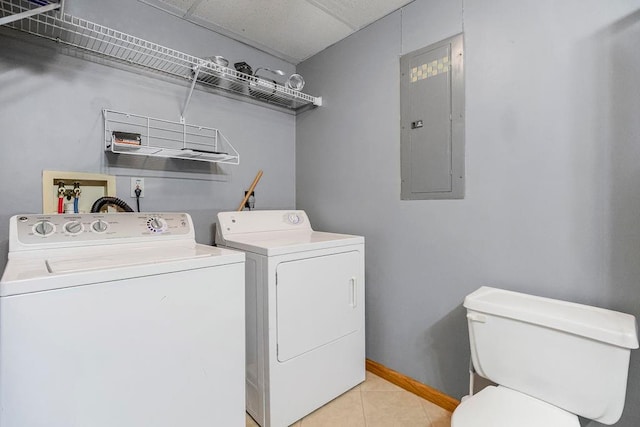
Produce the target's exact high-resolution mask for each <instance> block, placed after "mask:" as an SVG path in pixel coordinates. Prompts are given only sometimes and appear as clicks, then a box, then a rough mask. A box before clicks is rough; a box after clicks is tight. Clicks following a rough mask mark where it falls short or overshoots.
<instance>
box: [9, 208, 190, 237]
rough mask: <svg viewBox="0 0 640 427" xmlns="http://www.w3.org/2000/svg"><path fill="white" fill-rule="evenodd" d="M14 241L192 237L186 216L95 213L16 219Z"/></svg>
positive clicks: (26, 216) (34, 216) (29, 216)
mask: <svg viewBox="0 0 640 427" xmlns="http://www.w3.org/2000/svg"><path fill="white" fill-rule="evenodd" d="M12 220H13V221H14V223H15V226H14V227H15V233H16V237H17V240H18V241H19V242H20V243H22V244H27V245H28V244H31V243H38V244H39V243H45V242H46V243H59V242H71V241H92V242H94V241H99V240H107V239H109V240H111V239H137V240H140V239H145V238H149V239H151V238H158V236H159V235H166V236H185V237H186V236H189V235H191V234H193V224H192V222H191V217H190V216H189V215H188V214H186V213H102V214H101V213H95V214H68V215H67V214H59V215H53V214H51V215H16V216H14V217H13V218H12Z"/></svg>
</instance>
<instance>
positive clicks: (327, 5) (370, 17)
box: [307, 0, 413, 30]
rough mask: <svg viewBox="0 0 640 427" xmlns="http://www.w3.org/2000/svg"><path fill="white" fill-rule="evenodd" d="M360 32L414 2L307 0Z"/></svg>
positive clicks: (409, 0)
mask: <svg viewBox="0 0 640 427" xmlns="http://www.w3.org/2000/svg"><path fill="white" fill-rule="evenodd" d="M307 1H308V2H309V3H312V4H314V5H316V6H317V7H318V8H320V9H322V10H324V11H326V12H327V13H330V14H332V15H333V16H335V17H336V18H338V19H341V20H343V21H345V22H347V23H348V24H349V25H351V26H352V27H353V28H354V29H355V30H358V29H360V28H362V27H365V26H366V25H369V24H370V23H372V22H374V21H377V20H378V19H380V18H382V17H383V16H386V15H388V14H389V13H391V12H393V11H394V10H398V9H400V8H401V7H402V6H404V5H406V4H407V3H411V2H412V1H413V0H307Z"/></svg>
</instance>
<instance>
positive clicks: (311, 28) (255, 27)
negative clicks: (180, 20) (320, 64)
mask: <svg viewBox="0 0 640 427" xmlns="http://www.w3.org/2000/svg"><path fill="white" fill-rule="evenodd" d="M170 1H174V2H177V1H179V0H170ZM192 16H193V17H194V18H198V19H200V20H204V21H206V22H211V23H213V24H215V25H216V26H219V27H221V28H224V29H225V30H227V31H230V32H233V33H235V34H238V35H240V36H241V37H242V38H245V39H249V40H253V41H255V42H256V43H258V44H260V45H262V46H267V47H269V48H270V49H273V50H275V51H277V52H280V53H282V54H284V55H286V56H288V57H291V58H294V59H296V60H297V61H301V60H303V59H306V58H308V57H309V56H311V55H313V54H315V53H317V52H319V51H321V50H323V49H324V48H326V47H327V46H329V45H331V44H333V43H335V42H336V41H338V40H340V39H343V38H344V37H346V36H348V35H349V34H351V33H352V32H353V30H352V29H351V28H350V27H349V26H348V25H346V24H345V23H344V22H342V21H340V20H338V19H336V18H334V17H333V16H331V15H329V14H327V13H326V12H325V11H323V10H322V9H320V8H318V7H315V6H314V5H312V4H311V3H309V2H307V1H302V0H269V1H264V0H233V1H228V0H204V1H202V3H200V4H199V5H198V6H197V7H196V8H195V10H194V11H193V13H192Z"/></svg>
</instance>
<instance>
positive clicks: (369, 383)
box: [360, 371, 402, 391]
mask: <svg viewBox="0 0 640 427" xmlns="http://www.w3.org/2000/svg"><path fill="white" fill-rule="evenodd" d="M360 390H362V391H401V390H402V388H400V387H398V386H397V385H395V384H391V383H390V382H389V381H387V380H384V379H382V378H380V377H379V376H377V375H376V374H372V373H371V372H369V371H367V376H366V379H365V381H364V382H363V383H362V384H360Z"/></svg>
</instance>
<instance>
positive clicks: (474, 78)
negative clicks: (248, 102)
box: [296, 0, 640, 427]
mask: <svg viewBox="0 0 640 427" xmlns="http://www.w3.org/2000/svg"><path fill="white" fill-rule="evenodd" d="M461 31H464V33H465V49H466V50H465V52H466V57H465V67H466V166H467V175H466V176H467V179H466V186H467V191H466V197H465V199H464V200H460V201H453V200H448V201H447V200H443V201H437V200H435V201H400V147H399V138H400V130H399V124H398V123H399V86H400V85H399V80H398V79H399V57H400V55H402V54H404V53H407V52H410V51H412V50H415V49H418V48H420V47H423V46H426V45H429V44H431V43H434V42H437V41H439V40H441V39H443V38H446V37H448V36H451V35H454V34H456V33H459V32H461ZM638 41H640V1H638V0H634V1H615V2H604V1H600V0H588V1H584V0H571V1H568V0H567V1H562V2H557V1H552V0H545V1H538V0H536V1H534V0H527V1H517V2H514V1H510V0H492V1H480V0H466V1H464V4H463V2H462V0H458V1H450V0H417V1H415V2H413V3H411V4H409V5H408V6H406V7H405V8H404V9H403V10H401V11H398V12H395V13H393V14H391V15H389V16H387V17H385V18H384V19H382V20H380V21H378V22H376V23H374V24H372V25H371V26H369V27H367V28H365V29H363V30H361V31H359V32H358V33H356V34H354V35H353V36H351V37H349V38H347V39H345V40H343V41H341V42H339V43H337V44H336V45H334V46H332V47H330V48H329V49H327V50H325V51H323V52H321V53H320V54H318V55H315V56H314V57H312V58H310V59H309V60H307V61H305V62H303V63H302V64H299V65H298V72H300V73H301V74H302V75H303V76H305V79H306V80H307V82H308V86H307V87H308V90H309V91H310V92H311V93H318V94H321V95H322V96H323V101H324V106H323V107H322V108H319V109H316V110H313V111H309V112H306V113H304V114H302V115H299V116H298V117H297V129H296V146H297V149H296V171H297V172H296V184H297V188H296V193H297V206H298V208H301V209H306V210H307V212H308V213H309V215H310V218H311V221H312V223H313V224H314V225H315V226H316V228H317V229H326V230H332V231H338V232H348V233H357V234H362V235H364V236H365V237H366V248H367V259H366V262H367V268H366V280H367V356H368V357H369V358H371V359H373V360H375V361H378V362H380V363H383V364H385V365H387V366H389V367H390V368H393V369H396V370H398V371H400V372H402V373H404V374H406V375H409V376H411V377H413V378H416V379H418V380H419V381H422V382H424V383H426V384H429V385H431V386H434V387H436V388H438V389H440V390H442V391H444V392H445V393H448V394H450V395H452V396H455V397H458V398H459V397H461V396H462V395H464V394H465V393H466V387H467V375H466V371H467V366H468V359H469V348H468V342H467V339H468V338H467V331H466V324H465V318H464V310H463V309H462V307H461V302H462V300H463V298H464V296H465V295H466V294H468V293H470V292H472V291H473V290H475V289H476V288H478V287H479V286H482V285H492V286H497V287H503V288H507V289H512V290H516V291H523V292H528V293H533V294H537V295H543V296H548V297H554V298H561V299H567V300H571V301H576V302H580V303H586V304H593V305H598V306H603V307H607V308H612V309H616V310H620V311H625V312H629V313H631V314H634V315H636V316H640V262H639V261H638V257H639V255H640V192H639V191H638V183H639V182H640V144H638V141H639V138H640V121H639V120H638V114H639V112H640V78H639V76H640V51H639V50H638V48H637V45H638ZM585 374H588V373H585ZM639 401H640V352H639V351H636V352H634V353H633V354H632V363H631V371H630V380H629V389H628V395H627V405H626V409H625V413H624V415H623V420H622V421H621V422H620V424H619V425H620V426H627V427H632V426H638V425H640V405H638V402H639Z"/></svg>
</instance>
